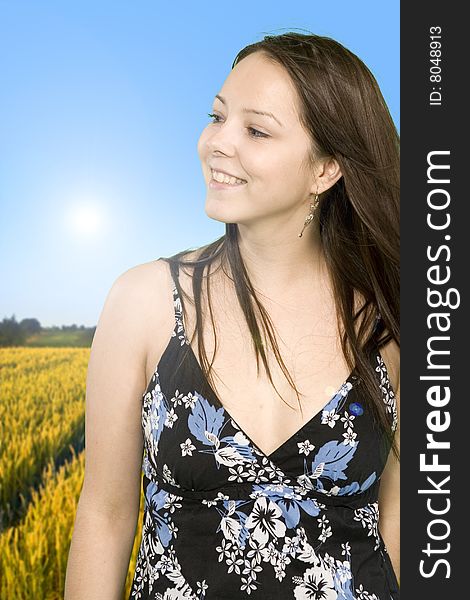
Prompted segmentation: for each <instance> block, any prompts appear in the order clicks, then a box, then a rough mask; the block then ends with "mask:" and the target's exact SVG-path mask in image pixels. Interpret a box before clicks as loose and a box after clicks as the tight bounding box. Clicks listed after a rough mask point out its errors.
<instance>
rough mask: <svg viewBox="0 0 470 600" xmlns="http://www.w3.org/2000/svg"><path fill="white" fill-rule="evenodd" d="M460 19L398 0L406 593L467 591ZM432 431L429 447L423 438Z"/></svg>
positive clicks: (451, 9) (466, 255)
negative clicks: (465, 567)
mask: <svg viewBox="0 0 470 600" xmlns="http://www.w3.org/2000/svg"><path fill="white" fill-rule="evenodd" d="M464 27H466V21H465V19H464V18H463V14H462V13H461V11H460V12H459V8H458V5H457V3H451V2H435V1H429V2H426V3H424V2H423V3H419V4H417V3H413V2H408V3H405V2H402V3H401V89H400V91H401V111H400V113H401V234H402V238H401V334H402V345H401V386H400V388H401V394H400V398H401V401H400V407H401V411H400V413H401V414H400V423H401V436H400V437H401V567H400V571H401V586H400V587H401V589H400V591H401V594H402V597H403V598H404V599H405V600H406V599H408V598H426V599H427V600H433V599H434V598H436V599H437V598H439V599H440V598H461V597H467V595H468V586H467V582H466V581H464V577H463V573H464V568H463V561H464V560H466V554H467V546H466V541H467V540H466V532H467V531H468V529H469V528H468V521H467V518H466V517H467V511H468V510H469V508H467V506H464V502H465V500H466V495H465V494H464V487H465V484H466V482H467V481H466V480H467V478H468V476H467V470H466V466H467V465H466V462H467V460H468V459H467V456H468V454H467V452H465V449H466V443H465V442H466V439H467V438H469V437H470V436H469V434H468V433H467V419H466V417H467V411H466V410H465V409H466V408H467V405H469V406H470V398H469V395H470V391H469V390H468V389H466V388H467V387H468V386H466V385H465V383H466V382H465V381H464V379H465V377H464V373H465V369H467V370H469V369H470V367H469V366H468V359H467V356H468V354H469V352H468V350H467V333H468V332H469V330H470V328H469V327H468V324H467V321H466V314H465V313H466V310H465V309H466V299H467V297H468V294H467V287H468V276H467V273H468V271H469V265H468V263H469V261H470V252H469V250H468V247H467V244H466V243H465V242H466V240H467V239H468V238H469V237H470V228H468V226H467V221H466V219H465V213H466V212H467V211H466V205H467V204H468V202H469V200H470V198H469V194H468V193H465V192H464V190H463V179H464V176H465V174H466V172H469V171H470V169H469V167H468V166H467V165H466V164H465V162H466V158H467V155H470V149H465V150H464V148H463V139H464V137H465V136H464V134H463V132H464V130H465V129H468V126H467V111H466V110H465V109H464V106H463V104H464V102H465V103H466V98H465V94H464V91H463V88H464V86H465V84H466V79H467V78H468V77H467V72H468V67H467V65H466V62H467V61H466V60H465V58H464V52H465V51H466V40H467V37H468V36H469V32H468V31H465V30H464ZM432 28H434V29H432ZM437 42H439V43H437ZM433 50H434V52H432V51H433ZM436 50H440V52H436ZM461 54H462V57H461ZM436 59H439V60H436ZM466 104H467V103H466ZM465 108H466V107H465ZM464 161H465V162H464ZM446 301H447V304H448V306H446V305H445V303H446ZM433 314H434V315H437V314H439V315H440V316H432V315H433ZM439 378H440V379H439ZM446 395H447V397H446ZM439 430H440V431H439ZM431 436H432V437H431ZM430 441H431V442H432V441H434V444H435V447H434V448H432V447H430V448H429V447H427V444H428V442H430ZM459 459H460V461H459ZM433 463H435V466H433ZM447 469H448V470H447ZM428 478H429V479H428ZM432 511H434V513H433V512H432ZM439 512H440V513H441V514H438V513H439ZM439 538H440V539H439Z"/></svg>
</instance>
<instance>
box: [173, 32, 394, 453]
mask: <svg viewBox="0 0 470 600" xmlns="http://www.w3.org/2000/svg"><path fill="white" fill-rule="evenodd" d="M253 52H263V53H264V55H265V56H266V58H267V59H268V60H271V61H273V62H274V63H276V64H280V65H282V66H283V67H284V68H285V69H286V71H287V73H288V74H289V75H290V77H291V80H292V82H293V84H294V85H295V88H296V90H297V94H298V98H299V102H300V103H299V106H300V114H299V118H300V120H301V123H302V125H303V127H304V128H305V130H306V131H307V132H308V134H309V136H310V138H311V141H312V145H311V152H310V155H309V157H308V160H309V162H311V164H312V165H313V164H314V163H315V159H316V158H317V157H318V156H324V157H328V156H331V157H334V158H335V159H336V161H337V162H338V164H339V166H340V168H341V173H342V177H341V178H340V179H339V180H338V181H337V183H335V185H334V186H333V187H331V188H330V189H329V190H327V191H326V192H324V193H323V194H322V196H321V200H320V204H319V207H318V209H317V210H318V211H319V226H320V235H321V241H322V247H323V251H324V255H325V260H326V264H327V268H328V270H329V272H330V274H331V280H332V284H333V292H334V296H335V298H336V311H337V319H338V323H342V324H343V327H344V330H343V332H342V334H341V347H342V350H343V353H344V356H345V359H346V362H347V364H348V366H349V367H350V368H351V370H353V369H354V370H355V372H356V373H357V375H358V377H359V381H360V385H361V387H362V391H363V396H362V398H363V400H364V403H365V404H366V405H367V406H368V407H370V408H371V410H372V414H373V417H374V423H375V424H376V425H377V426H378V427H379V428H380V430H381V431H382V433H383V435H384V436H385V439H386V441H387V442H389V444H390V445H391V447H392V448H393V452H394V454H395V456H396V457H397V458H398V459H399V451H398V448H397V444H396V441H395V439H394V438H395V436H394V433H395V431H396V430H394V431H392V430H391V428H390V422H389V420H388V417H387V407H386V405H385V403H384V402H383V400H382V393H381V391H380V388H379V382H378V380H377V375H376V373H375V372H374V367H373V365H372V364H371V360H370V356H371V353H372V352H374V351H375V350H376V349H377V348H379V347H380V346H382V345H384V344H386V343H387V342H389V341H390V340H392V339H393V340H395V341H396V343H397V344H398V346H400V324H399V298H400V288H399V285H400V280H399V257H400V251H399V137H398V133H397V130H396V128H395V125H394V123H393V120H392V118H391V115H390V113H389V110H388V108H387V105H386V103H385V101H384V98H383V96H382V94H381V92H380V89H379V86H378V84H377V82H376V80H375V78H374V76H373V75H372V73H371V72H370V70H369V69H368V68H367V66H366V65H365V64H364V63H363V62H362V61H361V60H360V59H359V58H358V57H357V56H356V55H355V54H353V53H352V52H351V51H349V50H348V49H347V48H345V47H344V46H343V45H341V44H340V43H338V42H337V41H335V40H333V39H331V38H328V37H322V36H318V35H314V34H310V33H309V34H301V33H296V32H289V33H285V34H282V35H267V36H265V37H264V38H263V39H262V40H261V41H259V42H256V43H254V44H250V45H248V46H246V47H245V48H243V49H242V50H241V51H240V52H239V53H238V54H237V56H236V57H235V59H234V61H233V64H232V69H233V68H234V67H235V65H236V64H237V63H238V62H240V61H241V60H242V59H243V58H245V57H246V56H248V55H249V54H252V53H253ZM189 252H190V250H184V251H182V252H179V253H178V254H176V255H174V256H172V257H169V258H166V259H165V260H167V261H168V262H169V263H170V264H172V263H173V264H175V263H177V264H178V265H181V266H183V267H184V266H188V267H191V268H192V287H193V298H194V301H193V300H192V299H191V298H190V297H189V296H188V295H187V294H185V293H184V291H183V290H182V289H181V287H180V285H179V282H178V280H177V287H178V291H179V292H180V296H181V299H182V304H183V311H184V300H183V298H186V299H187V300H189V301H190V302H191V303H193V302H194V304H195V309H196V323H195V331H194V333H193V336H192V339H194V335H196V334H197V337H198V353H199V359H200V364H201V367H202V369H203V372H204V375H205V376H206V378H207V380H208V381H209V382H211V383H212V382H213V378H212V364H213V361H214V357H215V353H214V355H213V357H212V361H211V362H210V363H209V360H208V358H207V354H206V351H205V348H204V342H203V336H202V331H203V325H204V315H203V312H202V307H201V290H202V282H203V280H205V281H206V283H207V296H208V304H209V314H210V317H211V321H212V327H213V329H214V339H215V340H217V337H216V332H215V325H214V319H213V314H212V307H211V302H210V274H211V272H210V271H211V269H210V266H211V265H212V264H213V263H214V262H215V261H219V267H220V266H224V265H225V266H228V267H229V270H230V273H231V275H232V277H231V278H232V280H233V284H234V288H235V291H236V294H237V298H238V301H239V303H240V306H241V308H242V310H243V314H244V316H245V319H246V322H247V324H248V327H249V331H250V334H251V337H252V341H253V347H254V351H255V356H256V361H257V368H258V371H259V357H260V356H261V359H262V362H263V365H264V368H265V370H266V372H267V375H268V377H269V380H270V381H271V384H272V385H273V387H274V389H276V388H275V386H274V383H273V380H272V377H271V373H270V370H269V366H268V363H267V358H266V352H265V346H264V344H263V339H266V337H267V339H269V343H270V346H271V348H272V349H273V352H274V355H275V357H276V359H277V361H278V364H279V366H280V367H281V369H282V371H283V373H284V375H285V377H286V378H287V380H288V381H289V383H290V385H291V386H292V388H293V389H294V390H295V392H296V394H297V398H298V399H299V392H298V390H297V388H296V386H295V383H294V382H293V380H292V378H291V376H290V374H289V372H288V370H287V368H286V366H285V364H284V361H283V360H282V357H281V354H280V351H279V347H278V344H277V341H276V337H275V335H274V331H273V326H272V322H271V320H270V318H269V315H268V313H267V311H266V310H265V309H264V307H263V305H262V304H261V302H260V300H259V299H258V298H257V296H256V293H255V290H254V289H253V286H252V284H251V282H250V279H249V277H248V274H247V271H246V268H245V265H244V263H243V260H242V257H241V254H240V249H239V245H238V227H237V225H236V224H235V223H227V224H226V227H225V235H223V236H222V237H220V238H219V239H217V240H215V241H214V242H212V243H210V244H208V245H207V246H204V247H203V248H202V249H200V252H198V256H197V259H196V260H187V259H186V260H185V259H184V256H185V255H186V254H188V253H189ZM206 268H207V275H205V274H204V271H205V269H206ZM217 270H218V269H217ZM224 271H225V268H224ZM355 290H356V291H357V292H359V293H360V295H361V298H363V299H364V304H363V305H362V306H361V307H360V309H359V310H356V303H355V293H354V291H355ZM257 314H258V315H259V318H260V319H261V321H259V318H258V317H257ZM377 315H379V317H381V319H379V320H378V321H377V320H376V317H377ZM359 318H361V320H360V322H359V323H360V325H359V328H358V330H357V332H356V327H355V324H356V322H357V319H359ZM260 322H261V327H262V330H263V333H264V338H263V337H262V335H261V331H260ZM215 347H216V348H217V342H216V344H215ZM276 392H277V390H276ZM299 403H300V400H299Z"/></svg>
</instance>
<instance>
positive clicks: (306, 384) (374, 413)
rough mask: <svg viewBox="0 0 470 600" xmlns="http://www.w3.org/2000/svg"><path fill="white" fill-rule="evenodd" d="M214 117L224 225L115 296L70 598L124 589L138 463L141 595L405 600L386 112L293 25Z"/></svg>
mask: <svg viewBox="0 0 470 600" xmlns="http://www.w3.org/2000/svg"><path fill="white" fill-rule="evenodd" d="M209 116H210V117H211V119H212V120H211V122H210V123H209V124H208V125H207V127H206V128H205V129H204V131H203V132H202V134H201V137H200V139H199V142H198V152H199V157H200V159H201V164H202V171H203V175H204V178H205V180H206V183H207V197H206V205H205V210H206V213H207V215H208V216H209V217H210V218H213V219H216V220H218V221H222V222H224V223H226V232H225V235H224V236H222V237H221V238H220V239H218V240H216V241H215V242H213V243H210V244H209V245H207V246H204V247H202V248H198V249H195V250H194V249H193V250H186V251H183V252H180V253H179V254H177V255H175V256H173V257H167V258H160V259H159V260H157V261H152V262H150V263H146V264H142V265H138V266H136V267H134V268H132V269H130V270H128V271H127V272H125V273H124V274H122V275H121V276H120V277H119V278H118V279H117V280H116V282H115V283H114V285H113V287H112V289H111V291H110V293H109V295H108V298H107V300H106V303H105V306H104V309H103V312H102V315H101V317H100V321H99V324H98V327H97V330H96V334H95V338H94V341H93V346H92V353H91V358H90V363H89V370H88V380H87V402H86V469H85V480H84V485H83V490H82V493H81V496H80V501H79V506H78V511H77V517H76V523H75V529H74V534H73V540H72V545H71V550H70V556H69V562H68V570H67V583H66V600H75V599H78V598H86V599H87V600H89V599H91V598H100V599H105V598H109V599H111V598H119V597H120V595H119V594H122V590H123V586H124V582H125V577H126V573H127V569H128V565H129V557H130V552H131V549H132V545H133V542H134V535H135V528H136V521H137V518H138V509H139V498H140V496H139V494H140V482H141V469H142V471H143V492H144V495H145V515H144V523H143V531H142V543H141V546H140V551H139V556H138V560H137V565H136V569H135V573H134V579H133V584H132V590H131V594H130V596H129V598H132V599H136V600H140V599H150V598H152V599H165V600H170V599H172V600H176V599H180V598H181V599H183V598H185V599H191V600H196V599H197V600H202V599H206V600H209V599H210V600H223V599H227V600H228V599H230V600H235V599H240V598H245V597H250V598H263V599H265V600H273V599H287V598H294V599H297V600H300V599H315V600H335V599H338V600H352V599H357V600H366V599H374V600H377V599H379V600H390V598H393V599H396V598H399V586H398V573H399V436H398V429H399V428H398V423H399V395H398V393H399V340H400V334H399V152H398V136H397V132H396V129H395V127H394V125H393V122H392V119H391V117H390V114H389V111H388V109H387V107H386V104H385V102H384V100H383V97H382V95H381V93H380V90H379V88H378V85H377V83H376V81H375V79H374V77H373V76H372V74H371V73H370V71H369V70H368V69H367V67H366V66H365V65H364V64H363V63H362V62H361V61H360V60H359V59H358V57H357V56H355V55H354V54H353V53H351V52H350V51H349V50H347V49H346V48H344V47H343V46H342V45H340V44H339V43H338V42H336V41H334V40H332V39H329V38H325V37H320V36H316V35H313V34H312V35H310V34H309V35H305V34H298V33H288V34H283V35H279V36H267V37H265V38H264V39H263V40H262V41H261V42H258V43H255V44H253V45H250V46H248V47H246V48H244V49H243V50H242V51H241V52H240V53H239V54H238V55H237V57H236V59H235V61H234V64H233V65H232V70H231V72H230V73H229V75H228V77H227V79H226V81H225V82H224V85H223V86H222V89H221V90H220V91H219V93H218V94H217V95H216V97H215V99H214V105H213V109H212V113H211V114H210V115H209ZM140 398H141V401H139V399H140ZM142 454H143V457H142ZM142 458H143V460H142Z"/></svg>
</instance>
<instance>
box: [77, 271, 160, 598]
mask: <svg viewBox="0 0 470 600" xmlns="http://www.w3.org/2000/svg"><path fill="white" fill-rule="evenodd" d="M155 265H157V268H155ZM150 277H152V284H150V285H149V281H150V280H149V278H150ZM167 281H168V280H167V275H166V273H165V271H164V267H163V266H162V263H160V264H158V263H147V264H145V265H139V266H137V267H134V268H132V269H130V270H128V271H126V272H125V273H123V274H122V275H121V276H120V277H118V279H116V281H115V282H114V284H113V286H112V288H111V290H110V292H109V294H108V297H107V298H106V302H105V304H104V308H103V311H102V313H101V315H100V319H99V323H98V325H97V328H96V332H95V336H94V339H93V344H92V348H91V354H90V361H89V364H88V373H87V384H86V405H85V476H84V482H83V487H82V491H81V495H80V499H79V503H78V507H77V512H76V517H75V524H74V531H73V537H72V543H71V546H70V551H69V556H68V563H67V572H66V581H65V600H95V599H96V600H98V599H99V600H118V599H119V600H121V599H122V594H123V590H124V587H125V581H126V576H127V572H128V569H129V560H130V555H131V552H132V547H133V544H134V538H135V533H136V524H137V520H138V515H139V501H140V485H141V466H142V453H143V438H142V431H141V397H142V393H143V392H144V390H145V385H146V383H147V382H146V361H147V353H148V339H149V333H148V332H149V329H153V328H155V324H156V323H157V322H158V320H159V319H163V317H164V316H165V315H166V313H165V310H163V311H161V310H160V308H161V305H162V303H164V302H165V301H166V296H167V295H168V291H167V288H168V282H167ZM152 290H154V291H152ZM166 302H167V301H166ZM167 303H168V302H167ZM152 314H153V315H155V317H152ZM159 315H160V316H159ZM152 318H153V321H151V322H150V323H149V320H150V319H152ZM167 320H168V318H167ZM166 329H168V326H166ZM170 335H171V331H169V332H168V333H166V331H165V327H163V328H162V329H161V330H158V331H156V333H155V337H154V338H153V342H155V344H156V347H157V349H158V344H161V345H163V344H164V342H165V339H164V338H165V337H166V338H169V337H170Z"/></svg>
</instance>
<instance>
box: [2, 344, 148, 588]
mask: <svg viewBox="0 0 470 600" xmlns="http://www.w3.org/2000/svg"><path fill="white" fill-rule="evenodd" d="M89 355H90V349H89V348H0V600H23V599H24V600H26V599H28V600H29V599H32V598H34V600H59V599H61V598H63V593H64V582H65V570H66V566H67V557H68V552H69V547H70V542H71V539H72V531H73V524H74V520H75V511H76V507H77V503H78V498H79V496H80V491H81V488H82V484H83V475H84V458H85V451H84V423H85V385H86V370H87V365H88V359H89ZM142 517H143V498H142V497H141V507H140V517H139V522H138V526H137V534H136V539H135V541H134V548H133V551H132V557H131V561H130V564H129V572H128V575H127V581H126V589H125V591H124V596H123V597H124V598H127V596H128V595H129V591H130V585H131V580H132V575H133V572H134V567H135V562H136V559H137V552H138V548H139V544H140V530H141V524H142Z"/></svg>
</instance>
